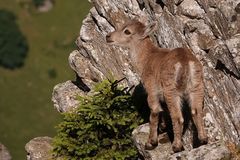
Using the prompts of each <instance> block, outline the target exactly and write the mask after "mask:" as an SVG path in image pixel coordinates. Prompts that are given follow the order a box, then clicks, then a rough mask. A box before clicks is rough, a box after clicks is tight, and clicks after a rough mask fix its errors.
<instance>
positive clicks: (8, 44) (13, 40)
mask: <svg viewBox="0 0 240 160" xmlns="http://www.w3.org/2000/svg"><path fill="white" fill-rule="evenodd" d="M15 20H16V17H15V15H14V14H13V13H11V12H9V11H7V10H0V65H1V66H3V67H5V68H10V69H14V68H17V67H20V66H22V65H23V63H24V59H25V57H26V55H27V52H28V44H27V41H26V38H25V37H24V36H23V35H22V33H21V31H20V29H19V27H18V25H17V24H16V22H15Z"/></svg>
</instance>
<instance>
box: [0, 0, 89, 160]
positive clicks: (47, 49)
mask: <svg viewBox="0 0 240 160" xmlns="http://www.w3.org/2000/svg"><path fill="white" fill-rule="evenodd" d="M35 5H36V4H35ZM35 5H34V4H32V2H31V0H0V10H2V9H4V10H7V11H9V12H12V13H13V14H14V15H15V16H16V23H17V25H18V27H19V29H20V31H21V32H22V34H23V35H24V36H25V38H26V40H27V44H28V47H29V49H28V52H27V56H26V58H24V64H23V66H22V67H19V68H16V69H14V70H13V69H7V68H4V67H2V66H0V142H1V143H3V144H4V145H5V146H6V147H7V148H8V149H9V150H10V153H11V155H12V157H13V159H16V160H21V159H26V152H25V149H24V146H25V144H26V143H27V142H28V141H29V140H31V139H32V138H35V137H38V136H54V135H55V128H54V127H55V126H56V124H57V123H58V122H59V121H60V115H59V113H57V111H56V109H54V107H53V103H52V102H51V94H52V89H53V87H54V85H56V84H58V83H61V82H64V81H66V80H69V79H71V80H73V79H74V78H75V76H74V73H73V71H72V70H71V69H70V67H69V66H68V55H69V53H70V52H71V51H73V50H74V49H76V46H75V40H76V38H77V36H78V34H79V30H80V26H81V22H82V20H83V18H84V17H85V16H86V15H87V13H88V11H89V9H90V6H91V4H90V3H89V2H88V1H87V0H55V3H54V6H53V8H52V9H51V10H50V11H48V12H45V13H41V12H39V11H38V9H37V8H36V6H35ZM0 25H3V24H0ZM0 36H1V35H0ZM0 47H1V45H0Z"/></svg>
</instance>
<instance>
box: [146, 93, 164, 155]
mask: <svg viewBox="0 0 240 160" xmlns="http://www.w3.org/2000/svg"><path fill="white" fill-rule="evenodd" d="M148 105H149V107H150V110H151V113H150V118H149V120H150V134H149V138H148V142H147V143H146V144H145V149H147V150H152V149H154V148H155V147H156V146H157V145H158V123H159V112H160V110H161V106H160V103H159V98H158V96H156V95H151V94H149V95H148Z"/></svg>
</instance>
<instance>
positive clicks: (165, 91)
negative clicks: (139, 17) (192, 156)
mask: <svg viewBox="0 0 240 160" xmlns="http://www.w3.org/2000/svg"><path fill="white" fill-rule="evenodd" d="M155 28H156V24H151V25H148V26H145V25H144V24H142V23H140V22H138V21H136V20H132V21H130V22H127V23H126V24H125V25H123V27H122V28H119V29H118V30H116V31H115V32H112V33H110V34H108V35H107V37H106V40H107V42H108V43H113V44H117V45H121V46H126V47H129V48H130V51H131V57H132V60H133V62H134V63H135V66H136V68H137V70H138V72H139V74H140V75H141V79H142V82H143V84H144V87H145V89H146V91H147V93H148V98H147V100H148V104H149V107H150V110H151V113H150V135H149V140H148V142H147V143H146V148H147V149H153V148H154V147H155V146H157V144H158V140H157V139H158V138H157V128H158V121H159V112H161V111H162V107H161V105H160V103H159V100H163V101H165V102H166V103H167V106H168V110H169V112H170V116H171V119H172V123H173V124H172V125H173V132H174V141H173V150H174V151H175V152H178V151H180V150H182V141H181V138H182V132H183V122H184V120H183V116H182V112H181V105H182V99H183V98H185V99H187V100H188V103H189V105H190V106H191V113H192V117H193V121H194V123H195V125H196V128H197V131H198V138H199V140H200V141H201V142H202V143H207V136H206V133H205V130H204V125H203V119H202V117H203V111H202V108H203V97H204V85H203V71H202V65H201V63H200V62H199V61H198V59H197V58H196V57H195V56H194V55H193V54H192V53H191V51H190V50H189V49H187V48H176V49H173V50H170V49H164V48H159V47H157V46H155V45H154V44H153V42H152V41H151V40H150V38H149V34H151V32H152V31H153V30H154V29H155ZM126 30H128V31H126Z"/></svg>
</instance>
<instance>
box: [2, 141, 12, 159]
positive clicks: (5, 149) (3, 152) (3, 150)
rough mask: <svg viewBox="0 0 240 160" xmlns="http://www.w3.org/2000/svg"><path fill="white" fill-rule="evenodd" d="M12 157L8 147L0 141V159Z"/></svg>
mask: <svg viewBox="0 0 240 160" xmlns="http://www.w3.org/2000/svg"><path fill="white" fill-rule="evenodd" d="M11 159H12V157H11V155H10V153H9V151H8V149H7V148H6V147H5V146H4V145H3V144H1V143H0V160H11Z"/></svg>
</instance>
